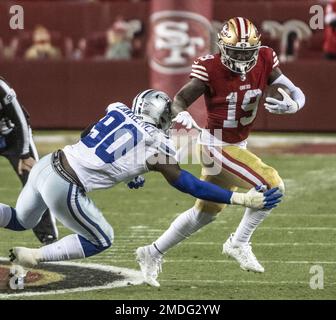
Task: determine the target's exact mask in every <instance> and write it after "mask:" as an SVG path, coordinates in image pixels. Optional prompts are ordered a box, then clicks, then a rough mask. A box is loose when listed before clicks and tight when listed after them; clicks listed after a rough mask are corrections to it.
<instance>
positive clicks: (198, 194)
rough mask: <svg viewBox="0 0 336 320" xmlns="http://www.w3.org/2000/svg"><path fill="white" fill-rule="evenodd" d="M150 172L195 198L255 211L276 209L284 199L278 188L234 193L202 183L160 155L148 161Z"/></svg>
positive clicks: (172, 161)
mask: <svg viewBox="0 0 336 320" xmlns="http://www.w3.org/2000/svg"><path fill="white" fill-rule="evenodd" d="M147 166H148V169H149V170H152V171H157V172H160V173H161V174H162V175H163V176H164V177H165V179H166V180H167V181H168V183H169V184H170V185H171V186H173V187H174V188H176V189H177V190H179V191H181V192H184V193H188V194H190V195H192V196H194V197H195V198H199V199H202V200H208V201H213V202H217V203H226V204H236V205H243V206H246V207H250V208H254V209H262V208H267V209H270V208H273V207H276V205H277V203H279V202H280V201H281V200H280V198H281V197H282V194H280V193H279V192H277V191H278V188H274V189H271V190H269V191H267V192H265V193H260V192H258V191H256V190H255V189H252V190H250V191H249V192H248V193H238V192H232V191H230V190H226V189H222V188H220V187H218V186H217V185H215V184H212V183H210V182H206V181H202V180H199V179H198V178H196V177H195V176H193V175H192V174H191V173H189V172H188V171H185V170H182V169H181V168H180V167H179V165H178V163H176V161H175V159H173V158H170V157H167V156H166V155H163V154H159V155H155V156H153V157H152V158H149V159H148V161H147Z"/></svg>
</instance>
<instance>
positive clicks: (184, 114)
mask: <svg viewBox="0 0 336 320" xmlns="http://www.w3.org/2000/svg"><path fill="white" fill-rule="evenodd" d="M206 90H207V85H206V83H205V82H203V81H201V80H199V79H197V78H192V79H191V80H190V81H189V82H188V83H187V84H185V85H184V86H183V87H182V88H181V89H180V91H178V92H177V94H176V95H175V97H174V101H173V104H172V113H173V115H174V116H176V117H175V118H174V119H173V121H176V122H177V123H181V124H182V125H183V126H185V127H186V128H187V129H191V127H192V126H193V122H194V119H193V118H192V116H191V115H190V113H189V112H188V111H186V110H187V109H188V107H189V106H190V105H191V104H192V103H193V102H194V101H196V100H197V99H198V98H199V97H200V96H201V95H203V94H204V93H205V92H206Z"/></svg>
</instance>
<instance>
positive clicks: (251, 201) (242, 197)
mask: <svg viewBox="0 0 336 320" xmlns="http://www.w3.org/2000/svg"><path fill="white" fill-rule="evenodd" d="M258 190H259V191H258ZM263 190H265V192H262V191H263ZM281 197H282V194H281V193H280V192H279V188H273V189H271V190H268V191H266V189H265V188H263V187H262V186H261V187H260V186H259V187H256V188H252V189H251V190H249V192H247V193H239V192H233V194H232V197H231V204H239V205H242V206H244V207H248V208H251V209H272V208H275V207H276V206H277V204H278V203H279V202H280V201H281Z"/></svg>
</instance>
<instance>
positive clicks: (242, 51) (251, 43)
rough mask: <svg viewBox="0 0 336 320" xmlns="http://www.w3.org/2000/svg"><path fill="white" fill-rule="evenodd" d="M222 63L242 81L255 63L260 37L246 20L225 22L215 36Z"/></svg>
mask: <svg viewBox="0 0 336 320" xmlns="http://www.w3.org/2000/svg"><path fill="white" fill-rule="evenodd" d="M217 35H218V41H217V45H218V47H219V50H220V52H221V61H222V63H223V64H224V65H225V66H226V67H227V68H229V69H230V70H231V71H233V72H236V73H239V74H240V75H241V76H242V78H243V79H244V78H245V77H246V76H245V75H246V73H247V72H249V71H250V70H251V69H252V68H253V67H254V66H255V65H256V63H257V60H258V54H259V48H260V35H259V32H258V30H257V28H256V26H255V25H254V24H253V23H252V22H251V21H250V20H248V19H245V18H241V17H236V18H232V19H230V20H228V21H226V22H225V24H224V26H223V28H222V30H221V31H220V32H219V33H218V34H217Z"/></svg>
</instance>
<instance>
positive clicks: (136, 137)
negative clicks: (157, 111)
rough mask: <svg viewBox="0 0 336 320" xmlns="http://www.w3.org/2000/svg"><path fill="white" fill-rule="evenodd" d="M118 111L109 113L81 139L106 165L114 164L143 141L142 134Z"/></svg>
mask: <svg viewBox="0 0 336 320" xmlns="http://www.w3.org/2000/svg"><path fill="white" fill-rule="evenodd" d="M125 120H126V119H125V116H124V115H123V114H122V113H120V112H118V111H115V110H114V111H111V112H109V113H108V114H107V115H106V116H105V117H104V118H103V119H101V120H100V121H99V122H98V123H97V124H96V125H95V126H94V127H93V128H92V129H91V132H90V133H89V134H88V135H87V136H85V137H84V138H82V139H81V141H82V142H83V143H84V144H85V145H86V146H87V147H88V148H90V149H91V148H96V150H95V154H96V155H97V156H98V157H99V158H100V159H101V160H102V161H104V162H105V163H113V162H114V161H117V160H118V159H119V158H120V157H122V156H124V155H125V154H126V153H127V152H129V151H130V150H132V149H133V148H134V147H135V146H136V145H137V144H138V142H139V141H141V140H142V137H143V135H142V133H141V132H140V131H139V130H138V129H137V127H136V126H134V125H133V124H131V123H125Z"/></svg>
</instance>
